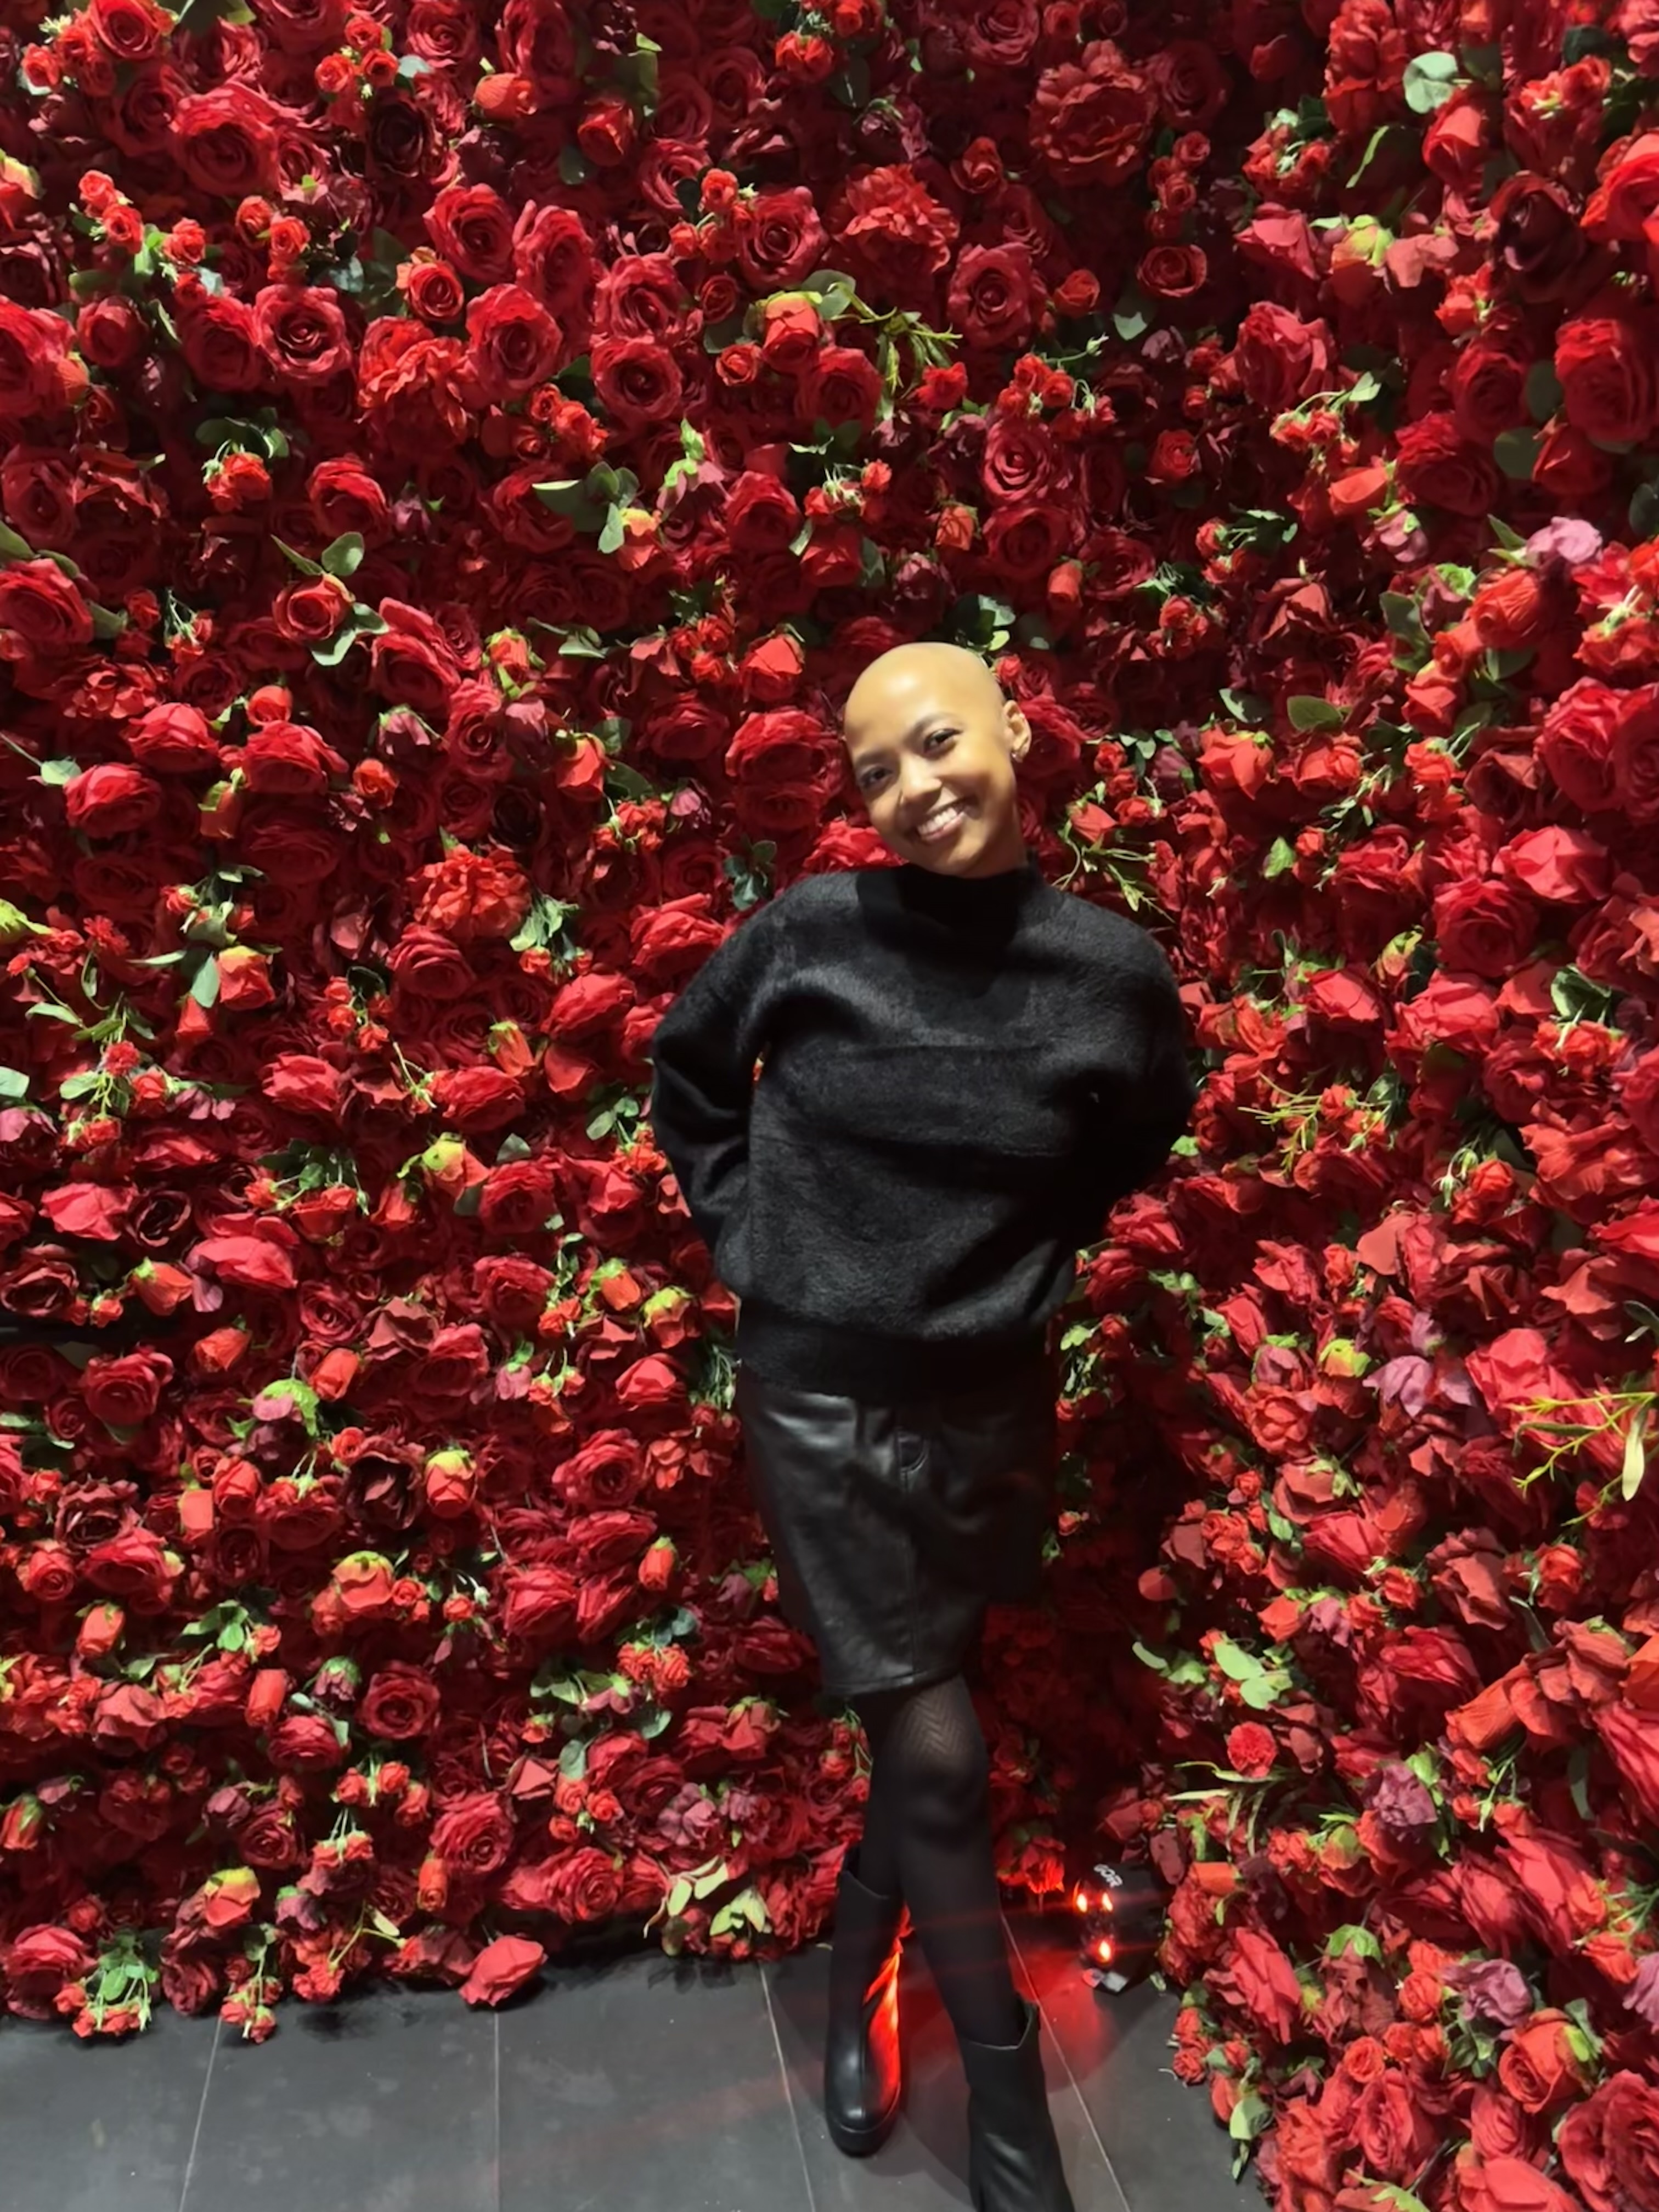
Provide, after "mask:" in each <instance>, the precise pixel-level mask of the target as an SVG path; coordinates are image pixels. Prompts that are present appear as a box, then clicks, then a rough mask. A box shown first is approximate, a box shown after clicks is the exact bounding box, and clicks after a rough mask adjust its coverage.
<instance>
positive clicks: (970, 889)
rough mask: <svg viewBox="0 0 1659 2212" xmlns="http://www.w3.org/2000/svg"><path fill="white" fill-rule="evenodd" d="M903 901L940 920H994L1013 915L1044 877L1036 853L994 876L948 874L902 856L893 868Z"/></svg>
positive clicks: (896, 884) (959, 921) (895, 883)
mask: <svg viewBox="0 0 1659 2212" xmlns="http://www.w3.org/2000/svg"><path fill="white" fill-rule="evenodd" d="M892 875H893V879H894V884H893V887H894V890H895V891H896V894H897V896H898V898H899V901H900V902H901V903H902V905H904V906H906V907H908V908H912V909H913V910H915V911H916V912H918V913H921V914H927V915H933V916H934V917H935V918H936V919H937V920H939V921H947V922H956V923H963V924H967V925H969V926H971V925H972V924H974V923H975V922H994V921H1003V920H1005V919H1009V918H1012V916H1013V915H1016V914H1017V913H1018V911H1019V909H1020V908H1021V907H1022V906H1024V903H1025V901H1026V900H1027V899H1028V898H1030V896H1031V894H1032V892H1033V891H1035V890H1038V889H1039V888H1040V886H1041V885H1042V881H1043V877H1042V870H1041V869H1040V868H1039V867H1038V866H1037V863H1036V854H1034V853H1029V852H1028V853H1027V854H1026V855H1025V858H1024V860H1023V861H1022V862H1021V864H1020V865H1019V866H1018V867H1017V868H1002V869H1000V870H999V871H998V872H997V873H996V874H995V875H994V876H948V875H945V874H943V873H942V872H940V871H939V870H938V869H935V868H924V867H923V866H921V863H920V862H919V861H915V860H901V861H900V862H899V864H898V866H897V867H896V868H895V869H893V870H892Z"/></svg>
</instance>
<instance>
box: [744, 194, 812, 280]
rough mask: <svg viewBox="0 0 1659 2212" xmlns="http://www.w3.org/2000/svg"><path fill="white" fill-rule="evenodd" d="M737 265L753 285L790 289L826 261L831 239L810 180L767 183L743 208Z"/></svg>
mask: <svg viewBox="0 0 1659 2212" xmlns="http://www.w3.org/2000/svg"><path fill="white" fill-rule="evenodd" d="M736 228H737V246H738V268H739V269H740V270H742V272H743V276H744V281H745V283H747V284H748V285H749V287H750V289H751V290H752V291H755V292H757V293H763V294H769V293H773V292H787V291H789V290H790V289H792V288H793V286H795V285H797V284H799V283H800V282H801V281H802V279H803V278H804V277H807V276H811V275H812V274H813V272H814V271H815V270H817V269H818V268H819V267H820V266H821V265H822V263H823V257H824V249H825V246H826V244H827V240H825V237H824V232H823V224H822V223H821V222H819V221H818V212H817V204H816V202H815V201H814V199H813V197H812V194H811V191H810V190H809V189H808V188H807V186H806V185H787V186H781V185H768V186H764V187H763V188H762V189H761V190H760V191H757V193H756V194H755V197H754V198H753V199H752V200H750V201H748V202H746V203H745V204H743V205H742V206H741V207H740V208H739V209H738V216H737V226H736Z"/></svg>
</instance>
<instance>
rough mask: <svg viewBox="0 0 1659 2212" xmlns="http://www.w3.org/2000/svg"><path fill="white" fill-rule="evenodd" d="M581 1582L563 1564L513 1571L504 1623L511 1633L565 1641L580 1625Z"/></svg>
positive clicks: (528, 1639)
mask: <svg viewBox="0 0 1659 2212" xmlns="http://www.w3.org/2000/svg"><path fill="white" fill-rule="evenodd" d="M577 1591H578V1584H577V1582H576V1579H575V1577H574V1575H571V1574H568V1573H567V1572H566V1571H565V1570H564V1569H563V1568H562V1567H551V1566H542V1567H526V1568H524V1569H521V1570H520V1571H517V1572H514V1573H513V1574H510V1575H509V1576H508V1577H507V1584H506V1592H505V1596H504V1599H503V1602H502V1606H501V1627H502V1630H503V1632H505V1633H506V1634H507V1635H508V1636H515V1637H522V1638H524V1639H525V1640H526V1642H530V1643H535V1644H557V1643H561V1642H562V1641H564V1640H565V1639H566V1638H568V1637H569V1636H570V1635H571V1633H572V1632H573V1631H574V1628H575V1625H576V1597H577Z"/></svg>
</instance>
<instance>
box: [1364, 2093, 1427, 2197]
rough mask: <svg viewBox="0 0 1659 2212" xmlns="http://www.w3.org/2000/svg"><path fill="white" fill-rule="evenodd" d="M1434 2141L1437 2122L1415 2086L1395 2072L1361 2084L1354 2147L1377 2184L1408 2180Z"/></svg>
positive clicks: (1413, 2175)
mask: <svg viewBox="0 0 1659 2212" xmlns="http://www.w3.org/2000/svg"><path fill="white" fill-rule="evenodd" d="M1439 2140H1440V2123H1439V2119H1438V2117H1437V2115H1436V2114H1435V2113H1434V2112H1431V2110H1430V2109H1429V2106H1428V2104H1427V2101H1426V2100H1425V2098H1424V2096H1423V2093H1422V2091H1421V2088H1420V2087H1419V2084H1418V2083H1417V2082H1416V2081H1413V2080H1412V2079H1411V2078H1410V2077H1409V2076H1407V2075H1404V2074H1402V2073H1400V2072H1398V2071H1394V2072H1389V2073H1387V2074H1383V2075H1378V2077H1377V2079H1376V2081H1368V2082H1366V2084H1365V2086H1364V2088H1363V2089H1362V2090H1361V2091H1360V2093H1359V2102H1358V2106H1356V2107H1355V2110H1354V2117H1353V2143H1354V2148H1355V2149H1356V2150H1357V2151H1358V2153H1359V2154H1360V2156H1361V2157H1362V2158H1363V2159H1364V2162H1365V2164H1366V2166H1368V2167H1370V2169H1371V2171H1372V2172H1375V2173H1376V2174H1377V2175H1379V2176H1380V2177H1381V2179H1383V2180H1384V2181H1395V2182H1406V2181H1410V2180H1411V2179H1413V2178H1414V2177H1415V2175H1416V2174H1417V2173H1418V2172H1419V2170H1420V2168H1421V2167H1422V2165H1423V2162H1424V2160H1425V2159H1427V2158H1428V2157H1429V2156H1430V2155H1431V2153H1432V2152H1433V2150H1434V2148H1435V2147H1436V2145H1437V2143H1438V2142H1439Z"/></svg>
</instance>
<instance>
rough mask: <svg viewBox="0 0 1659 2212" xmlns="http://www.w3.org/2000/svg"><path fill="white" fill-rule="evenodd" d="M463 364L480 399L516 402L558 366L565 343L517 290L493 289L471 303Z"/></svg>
mask: <svg viewBox="0 0 1659 2212" xmlns="http://www.w3.org/2000/svg"><path fill="white" fill-rule="evenodd" d="M466 335H467V349H466V353H467V363H468V366H469V367H470V368H471V371H472V373H473V374H474V376H476V377H477V380H478V383H479V386H480V387H481V388H482V391H483V395H484V397H485V398H487V399H489V400H490V401H492V402H497V401H500V400H502V399H521V398H523V397H524V396H525V394H526V392H532V391H533V390H534V389H535V387H536V386H538V384H542V383H544V382H545V381H546V380H547V379H548V378H549V377H550V376H551V375H552V374H553V372H554V370H555V369H556V368H558V366H559V364H560V360H561V356H562V351H563V344H564V341H563V338H562V336H561V333H560V331H559V326H558V325H557V324H556V322H555V321H554V319H553V318H552V316H551V315H550V314H549V313H548V312H547V310H546V308H545V307H543V306H542V304H541V302H540V301H538V300H537V299H536V298H535V297H534V295H532V294H531V293H529V292H527V291H526V289H524V287H523V286H522V285H521V284H497V285H494V286H492V287H491V289H489V291H488V292H483V293H481V294H480V295H478V297H477V299H476V300H472V301H469V302H468V304H467V310H466Z"/></svg>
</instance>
